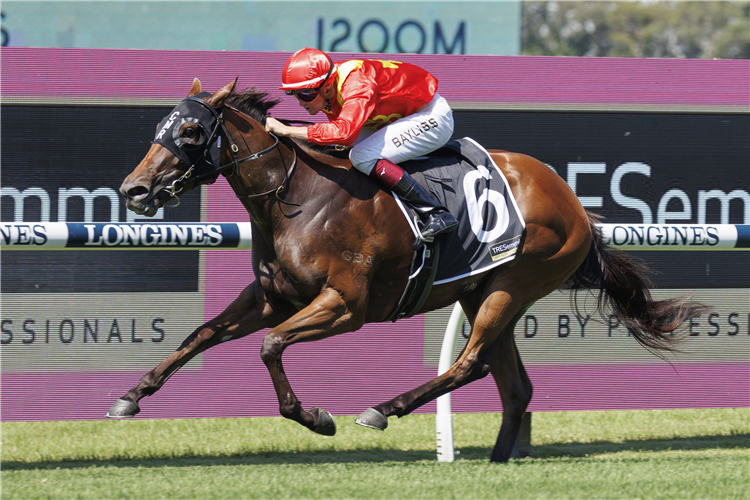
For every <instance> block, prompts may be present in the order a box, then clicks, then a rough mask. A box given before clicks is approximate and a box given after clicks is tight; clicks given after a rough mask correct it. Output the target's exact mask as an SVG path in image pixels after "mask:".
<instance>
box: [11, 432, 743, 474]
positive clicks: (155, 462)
mask: <svg viewBox="0 0 750 500" xmlns="http://www.w3.org/2000/svg"><path fill="white" fill-rule="evenodd" d="M749 446H750V434H735V435H731V436H725V435H715V436H695V437H690V438H673V439H644V440H632V441H624V442H622V443H613V442H607V441H599V442H593V443H560V444H548V445H541V446H534V448H533V452H532V456H531V459H532V460H533V459H546V458H558V457H570V458H579V457H586V456H589V455H596V454H602V453H618V452H624V451H637V452H638V451H665V450H703V449H715V448H724V449H732V448H738V447H739V448H742V447H749ZM459 451H460V454H459V455H458V456H457V460H488V459H489V456H490V452H491V451H492V448H491V447H486V448H485V447H478V446H476V447H463V448H461V449H460V450H459ZM435 458H436V452H435V450H408V451H407V450H383V449H362V450H347V451H333V450H320V451H305V452H296V453H295V452H262V453H242V454H236V455H194V454H185V455H176V456H165V457H158V458H144V459H139V460H135V459H126V458H123V459H116V458H115V459H104V460H96V459H89V460H60V461H46V462H6V461H3V463H2V469H3V470H6V471H7V470H50V469H83V468H89V467H121V468H130V467H147V468H157V467H194V466H209V465H210V466H222V465H229V466H233V465H269V464H342V463H380V462H416V461H420V460H435Z"/></svg>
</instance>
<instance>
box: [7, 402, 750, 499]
mask: <svg viewBox="0 0 750 500" xmlns="http://www.w3.org/2000/svg"><path fill="white" fill-rule="evenodd" d="M499 419H500V416H499V415H497V414H470V415H463V414H459V415H455V417H454V429H455V442H456V448H457V449H458V450H460V455H458V458H457V460H456V461H455V462H453V463H438V462H437V461H436V460H435V430H434V427H435V423H434V422H435V420H434V416H432V415H415V416H409V417H405V418H403V419H401V420H398V419H390V420H389V427H388V429H387V430H386V432H378V431H373V430H370V429H365V428H362V427H358V426H355V425H354V423H353V420H354V417H341V416H339V417H337V424H338V433H337V435H336V436H335V437H332V438H325V437H321V436H317V435H315V434H313V433H311V432H309V431H307V430H306V429H304V428H302V427H301V426H299V425H297V424H294V423H292V422H289V421H286V420H284V419H281V418H263V419H260V418H257V419H205V420H128V421H114V420H108V421H93V422H39V423H36V422H24V423H4V424H3V425H2V445H3V446H2V469H3V470H2V498H3V499H6V498H7V499H12V498H22V499H31V498H61V499H62V498H65V499H67V498H91V499H103V498H107V499H110V498H115V499H116V498H143V499H157V498H170V499H171V498H191V499H203V498H206V499H209V498H217V499H229V498H273V499H279V498H327V499H337V498H368V499H369V498H441V499H442V498H462V499H463V498H699V499H703V498H717V499H728V498H750V410H748V409H708V410H660V411H611V412H570V413H535V414H534V416H533V424H532V444H533V446H534V452H533V456H532V457H531V458H527V459H521V460H513V461H511V462H509V463H507V464H491V463H489V461H488V456H489V453H490V449H491V445H492V444H493V443H494V439H495V437H496V434H497V430H498V427H499Z"/></svg>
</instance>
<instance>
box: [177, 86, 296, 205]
mask: <svg viewBox="0 0 750 500" xmlns="http://www.w3.org/2000/svg"><path fill="white" fill-rule="evenodd" d="M184 100H186V101H193V102H196V103H199V104H200V105H202V106H204V107H205V108H206V109H208V110H209V111H211V113H212V114H213V115H214V118H215V119H216V126H215V127H214V129H213V131H212V132H211V135H210V136H209V138H208V139H207V140H206V145H205V146H204V151H203V160H204V161H206V163H209V164H210V162H209V161H208V159H207V156H208V147H209V145H210V144H211V142H212V141H213V139H214V137H215V136H216V133H217V132H218V130H219V127H221V129H222V130H223V131H224V135H225V136H226V138H227V140H229V143H230V150H231V152H232V156H233V160H232V161H231V162H229V163H226V164H224V165H221V166H219V167H216V168H214V169H213V170H211V171H210V172H205V173H203V174H200V175H197V176H195V177H193V170H194V169H195V166H196V165H197V163H198V161H195V162H194V163H193V164H192V165H191V166H190V168H188V169H187V171H186V172H185V173H184V174H182V175H181V176H180V177H179V178H177V179H175V180H174V181H172V184H171V185H170V186H169V187H166V188H164V191H166V192H167V193H168V194H169V195H170V197H172V198H176V199H177V205H171V206H172V207H176V206H179V204H180V198H179V196H177V195H178V193H180V192H182V190H183V188H184V186H185V183H186V181H187V180H188V179H192V180H193V183H196V182H198V181H201V180H203V179H206V178H208V177H214V178H215V177H216V176H218V175H219V174H223V175H224V176H225V177H231V176H232V175H234V174H235V173H236V172H238V171H239V166H240V163H245V162H248V161H252V160H257V159H259V158H262V157H263V156H266V155H268V154H269V153H272V152H273V151H274V150H276V149H277V148H278V147H279V138H278V137H277V136H276V135H275V134H273V133H272V132H268V134H269V135H270V136H271V137H273V138H274V143H273V144H272V145H271V146H269V147H267V148H266V149H264V150H262V151H258V152H257V153H253V154H251V155H250V156H246V157H244V158H239V155H238V153H239V148H238V147H237V145H236V144H235V143H234V140H233V139H232V136H231V135H230V134H229V130H227V127H226V125H225V124H224V111H223V109H222V112H221V113H219V112H218V111H216V109H214V107H213V106H211V105H210V104H208V103H207V102H206V101H204V100H203V99H199V98H197V97H186V98H185V99H184ZM224 107H227V108H229V109H231V110H232V111H235V112H236V113H238V114H239V115H241V116H242V117H245V114H244V113H243V112H242V111H240V110H238V109H236V108H233V107H232V106H224ZM243 140H244V138H243ZM245 144H246V145H247V142H245ZM248 149H249V148H248ZM292 152H293V153H294V159H293V160H292V166H291V167H290V168H289V170H286V168H285V169H284V180H283V181H282V182H281V184H280V185H279V187H277V188H275V189H271V190H269V191H266V192H263V193H258V194H248V195H242V196H241V197H242V198H256V197H261V196H267V195H269V194H271V193H276V198H277V199H278V200H279V202H281V203H285V204H287V205H295V204H294V203H289V202H286V201H284V200H282V199H281V198H279V194H280V193H281V191H283V189H284V187H285V186H286V185H287V183H288V182H289V179H290V178H291V176H292V173H293V172H294V168H295V166H296V165H297V151H296V150H295V149H294V148H292ZM282 161H283V156H282ZM230 168H231V169H232V172H231V173H230V174H229V175H227V174H225V171H226V170H228V169H230ZM235 195H236V196H237V197H238V198H240V195H238V194H237V193H235ZM295 206H299V205H295Z"/></svg>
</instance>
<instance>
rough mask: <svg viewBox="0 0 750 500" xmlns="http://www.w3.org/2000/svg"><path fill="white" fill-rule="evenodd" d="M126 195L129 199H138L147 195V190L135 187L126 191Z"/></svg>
mask: <svg viewBox="0 0 750 500" xmlns="http://www.w3.org/2000/svg"><path fill="white" fill-rule="evenodd" d="M127 193H128V196H129V197H130V198H138V197H143V196H145V195H147V194H148V189H146V188H145V187H143V186H135V187H132V188H130V189H128V191H127Z"/></svg>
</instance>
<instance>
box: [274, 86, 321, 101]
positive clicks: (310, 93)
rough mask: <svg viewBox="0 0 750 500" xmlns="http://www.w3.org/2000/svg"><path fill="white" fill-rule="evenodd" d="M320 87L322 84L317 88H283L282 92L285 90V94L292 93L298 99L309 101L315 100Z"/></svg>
mask: <svg viewBox="0 0 750 500" xmlns="http://www.w3.org/2000/svg"><path fill="white" fill-rule="evenodd" d="M323 83H325V82H323ZM321 87H322V85H321V86H320V87H318V88H317V89H302V90H285V91H284V92H286V95H293V96H294V97H296V98H297V99H299V100H300V101H305V102H310V101H313V100H315V98H316V97H318V94H319V93H320V88H321Z"/></svg>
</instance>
